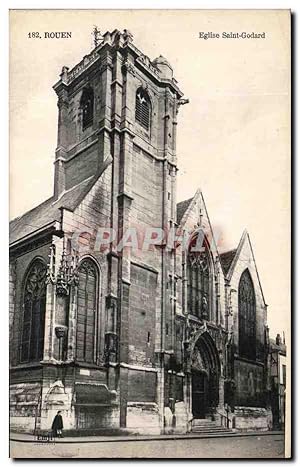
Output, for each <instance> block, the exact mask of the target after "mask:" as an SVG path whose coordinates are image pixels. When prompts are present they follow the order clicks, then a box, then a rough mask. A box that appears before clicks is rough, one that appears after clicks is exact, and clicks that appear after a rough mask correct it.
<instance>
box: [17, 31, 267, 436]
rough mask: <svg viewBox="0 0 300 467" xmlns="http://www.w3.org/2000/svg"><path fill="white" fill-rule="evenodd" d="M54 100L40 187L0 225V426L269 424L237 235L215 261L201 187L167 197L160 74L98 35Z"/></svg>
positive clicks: (167, 96)
mask: <svg viewBox="0 0 300 467" xmlns="http://www.w3.org/2000/svg"><path fill="white" fill-rule="evenodd" d="M54 91H55V92H56V94H57V98H58V136H57V148H56V151H55V162H54V164H55V176H54V193H53V196H52V197H51V198H49V199H47V200H46V201H44V202H43V203H42V204H40V205H39V206H37V207H35V208H33V209H32V210H30V211H28V212H26V213H25V214H24V215H22V216H20V217H18V218H16V219H14V220H13V221H12V222H11V224H10V308H9V316H10V424H11V429H12V430H15V431H23V432H28V433H33V432H43V431H49V430H50V429H51V424H52V420H53V417H54V415H55V414H56V413H57V411H58V410H61V412H62V417H63V423H64V431H65V433H66V434H67V433H69V434H73V433H75V432H76V433H85V434H92V433H98V432H103V433H108V432H109V433H120V432H123V433H124V432H126V433H143V434H163V433H186V432H190V431H193V430H195V431H199V430H201V429H203V428H204V429H209V430H213V429H215V430H220V431H222V430H223V431H226V430H237V431H238V430H243V431H247V430H268V429H270V426H271V423H272V420H271V411H270V408H269V407H270V404H269V397H268V391H269V387H268V327H267V305H266V303H265V299H264V295H263V291H262V287H261V283H260V279H259V275H258V271H257V268H256V263H255V259H254V254H253V249H252V246H251V241H250V238H249V235H248V233H247V231H245V232H244V233H243V235H242V238H241V240H240V243H239V245H238V246H237V248H236V249H234V250H232V251H228V252H225V253H220V252H218V248H217V244H216V241H215V237H214V233H213V232H212V228H211V224H210V220H209V217H208V213H207V209H206V205H205V202H204V199H203V195H202V193H201V191H200V190H199V191H197V192H196V193H195V195H194V197H193V198H191V199H188V200H185V201H182V202H180V203H179V204H177V203H176V190H177V187H176V177H177V171H178V166H177V156H176V132H177V119H178V115H179V113H180V109H181V106H182V105H184V104H186V103H187V102H188V101H187V99H184V98H183V93H182V91H181V90H180V88H179V84H178V83H177V81H176V79H175V78H174V76H173V69H172V66H171V65H170V63H169V62H168V61H167V60H166V59H165V58H164V57H162V56H159V57H158V58H156V59H154V60H150V59H149V58H148V57H147V56H146V55H144V54H143V53H142V52H141V51H140V50H139V49H138V48H137V47H136V46H135V45H134V43H133V37H132V34H131V33H130V32H129V31H128V30H124V31H123V32H120V31H118V30H114V31H113V32H111V33H110V32H107V33H105V34H104V35H103V36H102V38H101V40H99V41H98V42H97V43H96V46H95V48H94V49H93V50H92V52H91V53H89V54H88V55H86V56H84V57H83V59H82V60H81V61H80V62H79V63H78V64H77V65H76V66H75V67H74V68H73V69H71V70H69V69H68V67H66V66H63V68H62V72H61V74H60V77H59V80H58V82H57V83H56V84H55V85H54ZM190 105H192V104H190ZM199 178H200V175H199ZM199 181H200V180H199ZM149 232H150V234H149ZM172 232H173V233H174V232H175V234H176V235H175V240H174V241H173V242H172V241H169V240H170V233H172ZM155 233H156V236H155ZM161 233H162V234H163V235H161ZM133 240H137V241H133ZM145 244H146V246H148V248H144V247H145ZM199 245H200V248H198V247H199Z"/></svg>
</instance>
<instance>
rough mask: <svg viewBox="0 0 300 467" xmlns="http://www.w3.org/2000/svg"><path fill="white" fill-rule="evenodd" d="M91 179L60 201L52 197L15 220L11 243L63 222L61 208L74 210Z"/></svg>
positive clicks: (67, 193) (11, 225)
mask: <svg viewBox="0 0 300 467" xmlns="http://www.w3.org/2000/svg"><path fill="white" fill-rule="evenodd" d="M90 178H94V177H90ZM90 178H89V179H86V180H84V181H83V182H81V183H80V184H78V185H76V186H74V187H72V188H71V189H70V190H68V191H66V192H64V193H63V194H62V196H60V197H59V198H58V199H55V197H54V196H52V197H51V198H49V199H47V200H46V201H44V202H43V203H41V204H39V205H38V206H36V207H35V208H33V209H31V210H30V211H27V212H25V214H23V215H22V216H20V217H16V218H15V219H13V220H12V221H11V222H10V225H9V242H10V243H14V242H16V241H18V240H20V239H21V238H23V237H26V236H28V235H30V234H33V233H34V232H35V231H36V230H39V229H41V228H42V227H44V226H46V225H48V224H50V223H52V222H55V221H58V222H59V221H60V220H61V211H60V208H62V207H63V208H67V209H70V210H73V209H74V208H75V207H76V204H77V200H78V199H79V197H80V195H81V193H82V190H84V187H85V186H86V185H87V184H88V183H89V182H90Z"/></svg>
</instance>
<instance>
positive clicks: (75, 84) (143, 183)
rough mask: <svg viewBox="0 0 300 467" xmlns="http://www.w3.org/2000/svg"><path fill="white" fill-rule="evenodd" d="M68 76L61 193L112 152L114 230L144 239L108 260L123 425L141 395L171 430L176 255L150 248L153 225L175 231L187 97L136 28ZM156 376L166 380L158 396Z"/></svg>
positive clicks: (61, 127)
mask: <svg viewBox="0 0 300 467" xmlns="http://www.w3.org/2000/svg"><path fill="white" fill-rule="evenodd" d="M98 33H99V31H98ZM60 78H61V79H60V80H59V82H58V83H56V84H55V86H54V90H55V92H56V93H57V96H58V108H59V118H58V138H57V149H56V160H55V182H54V192H55V196H56V197H59V196H60V195H61V193H62V192H64V191H66V190H69V189H70V188H72V187H73V186H75V185H78V184H80V183H82V182H83V181H84V180H86V179H88V178H89V177H91V176H92V175H94V174H95V173H97V170H98V168H99V167H100V166H101V165H102V164H103V161H105V159H106V158H107V157H109V156H111V157H112V177H111V196H110V200H111V205H110V227H111V228H112V229H113V230H114V231H115V232H117V236H118V240H120V239H121V238H124V235H125V236H126V235H127V234H126V232H128V231H131V229H135V232H136V235H137V244H138V247H137V248H123V249H120V250H119V251H116V249H115V247H114V246H111V247H110V251H109V253H108V255H107V261H108V264H109V267H108V271H109V273H108V282H107V283H108V285H107V290H105V291H104V294H105V296H106V313H111V310H114V311H113V313H115V319H113V320H112V321H114V322H115V323H116V326H115V328H114V329H111V330H108V333H107V336H108V339H112V342H111V344H109V345H112V346H113V345H116V347H117V348H118V351H117V355H118V356H117V364H118V365H119V374H118V381H119V391H120V426H121V427H122V426H123V427H125V426H128V423H129V421H128V420H129V419H130V417H131V416H132V418H134V416H135V414H134V409H133V408H132V406H131V405H130V404H132V403H135V402H136V400H135V399H138V400H139V401H140V402H143V401H144V402H146V401H149V400H150V401H152V402H153V403H155V404H157V407H158V412H159V418H160V422H159V424H160V427H161V428H162V427H163V413H164V404H165V402H164V401H165V399H166V394H165V385H164V374H165V359H166V354H168V353H169V354H170V353H172V352H173V351H174V339H175V336H174V313H175V306H176V304H175V302H176V280H175V271H176V255H175V251H174V250H166V249H165V248H164V247H162V246H164V241H165V240H164V239H162V240H161V244H162V245H161V246H160V247H159V248H149V249H147V250H142V247H141V245H142V242H143V239H144V238H145V236H147V229H149V228H152V229H153V228H158V229H162V230H163V231H165V232H168V231H169V229H170V228H172V227H175V226H176V173H177V156H176V129H177V114H178V108H179V106H180V105H181V104H185V103H186V102H187V100H186V99H182V96H183V94H182V92H181V91H180V89H179V88H178V85H177V81H176V80H175V78H174V77H173V69H172V67H171V65H170V64H169V62H168V61H167V60H166V59H165V58H164V57H162V56H159V57H158V58H156V59H155V60H153V61H151V60H150V59H149V58H148V57H147V56H146V55H144V54H143V53H142V52H141V51H140V50H138V49H137V48H136V47H135V45H134V44H133V36H132V34H131V33H130V32H129V31H128V30H124V31H123V32H120V31H118V30H114V31H113V32H112V33H110V32H106V33H105V34H104V35H103V36H102V38H101V39H99V34H98V35H97V40H96V47H95V49H94V50H93V51H92V52H91V53H90V54H89V55H86V56H85V57H84V58H83V59H82V61H81V62H80V63H78V64H77V65H76V66H75V67H74V68H73V69H72V70H69V69H68V68H67V67H63V68H62V72H61V75H60ZM99 227H102V226H100V225H99ZM114 334H115V335H116V338H115V339H114V337H113V335H114ZM116 342H117V343H116ZM136 367H139V370H136ZM141 368H142V369H143V368H145V378H144V383H143V384H142V386H141V383H138V381H139V379H138V375H140V373H139V372H141ZM152 371H153V374H155V375H156V376H157V377H156V379H155V383H153V384H154V386H153V391H152V393H151V394H149V393H148V392H147V391H149V387H150V386H151V385H152V382H151V383H149V381H150V379H151V378H150V376H151V372H152ZM108 373H109V376H108V380H109V378H110V375H111V373H112V370H108ZM151 381H152V380H151ZM153 381H154V380H153ZM137 395H138V396H137Z"/></svg>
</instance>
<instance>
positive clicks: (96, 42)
mask: <svg viewBox="0 0 300 467" xmlns="http://www.w3.org/2000/svg"><path fill="white" fill-rule="evenodd" d="M92 35H93V36H94V46H95V47H97V46H98V45H99V44H100V41H101V39H102V34H101V31H100V29H98V26H94V28H93V31H92Z"/></svg>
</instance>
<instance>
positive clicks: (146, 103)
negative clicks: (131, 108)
mask: <svg viewBox="0 0 300 467" xmlns="http://www.w3.org/2000/svg"><path fill="white" fill-rule="evenodd" d="M135 119H136V121H137V122H138V123H139V124H140V125H141V126H142V127H143V128H145V130H149V129H150V120H151V104H150V99H149V96H148V94H147V92H146V91H145V90H144V89H143V88H139V89H138V90H137V92H136V97H135Z"/></svg>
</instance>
